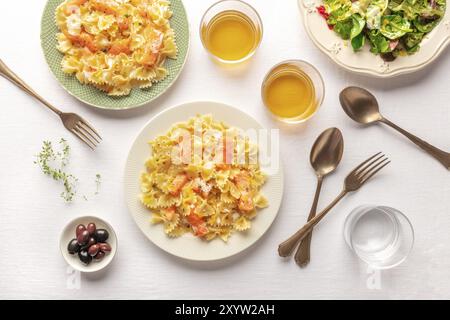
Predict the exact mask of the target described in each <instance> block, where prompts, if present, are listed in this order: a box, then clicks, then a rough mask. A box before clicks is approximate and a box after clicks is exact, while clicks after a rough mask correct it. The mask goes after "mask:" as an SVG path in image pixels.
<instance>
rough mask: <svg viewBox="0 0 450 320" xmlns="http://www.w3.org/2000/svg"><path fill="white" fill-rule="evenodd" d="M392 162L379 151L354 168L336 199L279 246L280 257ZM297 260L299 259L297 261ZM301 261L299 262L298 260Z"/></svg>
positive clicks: (285, 255) (289, 252) (285, 254)
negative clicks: (347, 196) (348, 194)
mask: <svg viewBox="0 0 450 320" xmlns="http://www.w3.org/2000/svg"><path fill="white" fill-rule="evenodd" d="M389 163H390V161H389V159H388V158H387V157H386V156H385V155H384V154H382V153H381V152H378V153H376V154H374V155H373V156H371V157H370V158H369V159H367V160H366V161H364V162H362V163H361V164H360V165H359V166H357V167H356V168H355V169H353V170H352V171H351V172H350V173H349V174H348V175H347V177H346V178H345V182H344V188H343V189H342V191H341V193H340V194H339V195H338V196H337V197H336V199H334V200H333V202H331V203H330V204H329V205H328V207H326V208H325V209H324V210H323V211H321V212H320V213H319V214H317V215H316V216H315V217H314V218H313V219H311V220H309V222H308V223H306V224H305V225H304V226H303V227H302V228H301V229H299V230H298V231H297V232H296V233H294V234H293V235H292V236H291V237H290V238H289V239H287V240H286V241H284V242H282V243H281V244H280V245H279V246H278V254H279V255H280V257H288V256H289V255H291V253H292V252H293V251H294V249H295V247H296V245H297V244H298V243H299V242H300V241H301V240H303V239H304V238H305V237H306V236H307V235H308V234H309V233H310V232H311V231H312V229H313V228H314V227H315V226H316V225H317V224H318V223H319V222H320V221H321V220H322V219H323V218H324V217H325V216H326V214H327V213H328V212H329V211H330V210H331V209H332V208H333V207H334V206H335V205H336V204H337V203H338V202H339V201H340V200H341V199H342V198H343V197H344V196H345V195H346V194H347V193H349V192H352V191H356V190H358V189H359V188H361V186H362V185H363V184H364V183H366V182H367V180H369V179H370V178H371V177H373V176H374V175H375V174H376V173H377V172H378V171H380V170H381V169H383V168H384V167H385V166H387V165H388V164H389ZM296 262H297V261H296ZM297 263H299V262H297Z"/></svg>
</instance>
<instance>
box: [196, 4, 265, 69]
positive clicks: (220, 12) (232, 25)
mask: <svg viewBox="0 0 450 320" xmlns="http://www.w3.org/2000/svg"><path fill="white" fill-rule="evenodd" d="M262 35H263V26H262V21H261V18H260V16H259V15H258V12H256V10H255V9H254V8H253V7H252V6H250V5H249V4H247V3H245V2H243V1H240V0H222V1H219V2H217V3H215V4H213V5H212V6H211V7H210V8H209V9H208V10H207V11H206V12H205V14H204V15H203V18H202V20H201V23H200V36H201V40H202V44H203V46H204V47H205V49H206V50H207V51H208V52H209V53H210V54H211V56H212V57H213V58H214V59H216V60H217V61H219V62H221V63H226V64H235V63H240V62H243V61H246V60H247V59H249V58H250V57H251V56H253V54H254V53H255V51H256V49H257V48H258V47H259V44H260V43H261V39H262Z"/></svg>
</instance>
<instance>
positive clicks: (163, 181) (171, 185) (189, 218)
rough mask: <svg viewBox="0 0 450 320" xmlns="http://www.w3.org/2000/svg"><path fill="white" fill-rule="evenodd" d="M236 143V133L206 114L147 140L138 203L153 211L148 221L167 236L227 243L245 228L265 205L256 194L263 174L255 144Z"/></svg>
mask: <svg viewBox="0 0 450 320" xmlns="http://www.w3.org/2000/svg"><path fill="white" fill-rule="evenodd" d="M230 137H234V138H236V139H232V138H230ZM238 139H239V130H238V129H236V128H233V127H229V126H227V125H226V124H224V123H221V122H217V121H214V120H213V119H212V117H211V116H210V115H204V116H196V117H194V118H191V119H189V120H188V121H187V122H183V123H178V124H175V125H173V126H172V127H171V128H170V130H169V131H168V133H167V134H165V135H161V136H158V137H157V138H156V139H154V140H153V141H151V142H150V145H151V147H152V156H151V158H150V159H149V160H148V161H147V162H146V164H145V165H146V168H147V170H146V172H144V173H143V174H142V175H141V191H142V193H141V201H142V203H143V204H144V205H145V206H146V207H147V208H149V209H150V210H151V211H152V219H151V221H152V223H162V224H163V226H164V231H165V233H166V234H167V235H168V236H169V237H179V236H181V235H183V234H185V233H192V234H193V235H195V236H197V237H200V238H202V239H204V240H212V239H215V238H220V239H222V240H223V241H225V242H226V241H227V240H228V238H229V237H230V235H231V234H232V233H233V232H234V231H245V230H247V229H249V228H250V227H251V220H252V219H254V218H255V217H256V216H257V214H258V209H260V208H264V207H266V206H268V201H267V199H266V198H265V197H264V196H263V195H262V193H261V191H260V189H261V187H262V185H263V184H264V182H265V180H266V176H265V174H264V173H263V172H262V171H261V169H260V166H259V164H258V162H257V146H256V145H254V144H252V143H250V142H249V140H248V138H246V137H245V136H244V137H243V138H242V139H239V140H240V142H238V141H239V140H238ZM186 149H188V152H186ZM196 150H197V151H198V150H200V154H198V153H196ZM208 150H209V151H211V152H209V153H208ZM239 153H241V155H242V157H241V158H242V160H243V161H239ZM252 155H253V156H254V155H256V157H252ZM251 159H256V161H254V162H252V161H250V160H251Z"/></svg>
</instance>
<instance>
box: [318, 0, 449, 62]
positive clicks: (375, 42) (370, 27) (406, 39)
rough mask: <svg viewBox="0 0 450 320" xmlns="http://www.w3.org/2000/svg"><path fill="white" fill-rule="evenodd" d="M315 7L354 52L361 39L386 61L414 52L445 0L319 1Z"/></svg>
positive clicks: (442, 10) (434, 23) (440, 13)
mask: <svg viewBox="0 0 450 320" xmlns="http://www.w3.org/2000/svg"><path fill="white" fill-rule="evenodd" d="M323 1H324V5H323V6H321V7H319V8H318V12H319V14H320V15H322V16H323V17H324V18H325V19H326V21H327V24H328V26H329V27H330V29H333V30H334V31H335V32H336V33H337V34H338V35H339V36H340V37H341V38H342V39H344V40H349V41H350V43H351V46H352V48H353V50H354V51H358V50H361V48H362V47H363V46H364V44H365V42H368V44H369V45H370V51H371V52H372V53H374V54H380V55H381V56H382V57H383V58H385V57H389V59H390V60H392V59H395V57H398V56H401V55H408V54H413V53H415V52H417V50H419V48H420V43H421V42H422V40H423V38H424V36H425V35H426V34H427V33H429V32H431V31H432V30H433V29H434V28H435V27H436V26H437V25H438V24H439V22H440V20H441V19H442V17H443V16H444V13H445V6H446V2H445V0H356V1H351V0H323Z"/></svg>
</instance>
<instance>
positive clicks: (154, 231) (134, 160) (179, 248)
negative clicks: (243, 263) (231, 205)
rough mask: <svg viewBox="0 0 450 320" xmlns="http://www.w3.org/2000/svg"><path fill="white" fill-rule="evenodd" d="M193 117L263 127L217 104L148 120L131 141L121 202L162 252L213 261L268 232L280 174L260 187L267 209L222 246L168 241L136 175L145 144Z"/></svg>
mask: <svg viewBox="0 0 450 320" xmlns="http://www.w3.org/2000/svg"><path fill="white" fill-rule="evenodd" d="M197 114H211V115H212V116H213V118H214V119H215V120H218V121H223V122H225V123H227V124H228V125H231V126H234V127H237V128H242V129H244V130H246V129H250V128H254V129H262V128H263V127H262V126H261V125H260V124H259V123H258V122H257V121H256V120H255V119H253V118H252V117H251V116H249V115H247V114H246V113H244V112H242V111H240V110H239V109H236V108H234V107H231V106H228V105H226V104H222V103H218V102H206V101H205V102H191V103H186V104H182V105H179V106H176V107H173V108H170V109H168V110H165V111H163V112H161V113H160V114H158V115H156V116H155V117H154V118H153V119H151V120H150V121H149V122H148V123H147V124H146V125H145V126H144V128H143V129H142V130H141V132H140V133H139V135H138V136H137V138H136V139H135V141H134V143H133V145H132V147H131V150H130V152H129V155H128V159H127V162H126V166H125V177H124V187H125V199H126V202H127V205H128V208H129V211H130V213H131V216H132V217H133V219H134V221H135V222H136V224H137V225H138V227H139V228H140V229H141V231H142V232H143V233H144V234H145V235H146V236H147V238H148V239H150V240H151V241H152V242H153V243H154V244H155V245H156V246H158V247H160V248H161V249H162V250H164V251H166V252H168V253H170V254H172V255H174V256H177V257H180V258H184V259H188V260H193V261H214V260H221V259H225V258H228V257H230V256H233V255H235V254H237V253H239V252H241V251H243V250H245V249H247V248H249V247H250V246H252V245H253V244H254V243H255V242H257V241H258V240H259V239H260V238H261V237H262V236H263V235H264V233H265V232H266V231H267V230H268V229H269V227H270V226H271V225H272V222H273V221H274V219H275V217H276V216H277V213H278V209H279V207H280V204H281V199H282V195H283V173H282V168H281V163H280V165H279V168H278V170H277V171H276V172H275V173H274V174H268V179H267V182H266V183H265V184H264V186H263V188H262V192H263V194H264V195H265V196H266V197H267V198H268V200H269V207H267V208H265V209H262V210H260V212H259V213H258V216H257V217H256V218H255V219H254V220H252V227H251V228H250V229H249V230H247V231H246V232H234V233H233V234H232V235H231V237H230V238H229V240H228V243H224V242H223V241H222V240H220V239H215V240H212V241H210V242H207V241H203V240H200V239H198V238H195V237H194V236H193V235H191V234H185V235H183V236H182V237H179V238H175V239H172V238H169V237H168V236H167V235H166V234H165V233H164V230H163V228H162V225H152V224H151V223H150V217H151V211H150V210H148V209H147V208H145V207H144V206H143V205H142V204H141V202H140V200H139V195H140V180H139V178H140V175H141V173H142V172H143V171H144V170H145V166H144V163H145V161H146V160H147V159H148V158H149V157H150V155H151V149H150V147H149V145H148V142H149V141H150V140H152V139H154V138H155V137H156V136H158V135H161V134H165V133H166V132H167V131H168V130H169V128H170V127H171V126H172V125H173V124H174V123H177V122H183V121H186V120H188V119H189V118H191V117H193V116H195V115H197Z"/></svg>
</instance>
